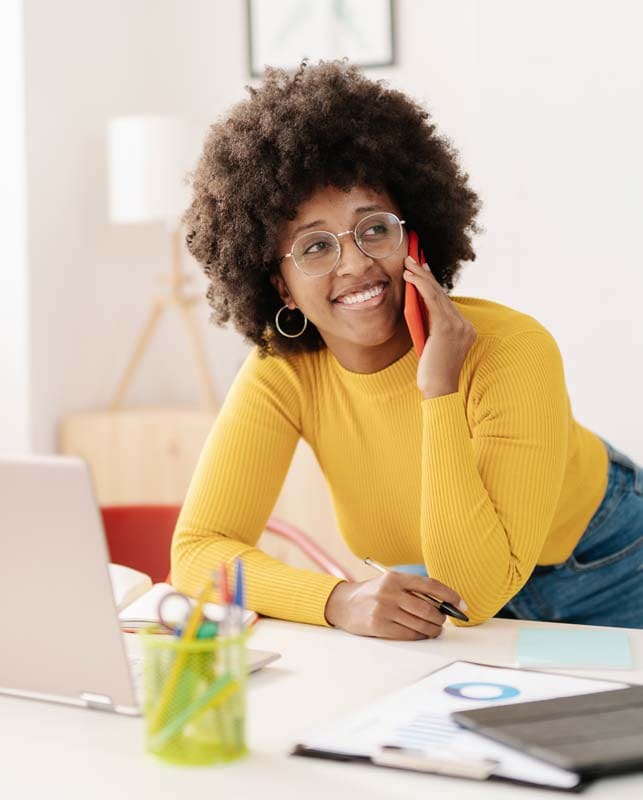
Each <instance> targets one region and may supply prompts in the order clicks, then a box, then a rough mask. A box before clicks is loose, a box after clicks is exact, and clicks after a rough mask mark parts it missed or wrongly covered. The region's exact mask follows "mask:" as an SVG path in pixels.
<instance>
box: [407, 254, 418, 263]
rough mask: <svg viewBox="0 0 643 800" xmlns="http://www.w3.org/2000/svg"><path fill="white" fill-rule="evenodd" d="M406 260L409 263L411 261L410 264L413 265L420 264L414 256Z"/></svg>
mask: <svg viewBox="0 0 643 800" xmlns="http://www.w3.org/2000/svg"><path fill="white" fill-rule="evenodd" d="M406 259H407V261H410V262H411V264H417V263H418V262H417V261H416V260H415V259H414V258H413V256H407V257H406Z"/></svg>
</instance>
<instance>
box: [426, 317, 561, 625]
mask: <svg viewBox="0 0 643 800" xmlns="http://www.w3.org/2000/svg"><path fill="white" fill-rule="evenodd" d="M469 403H470V407H471V409H472V411H471V412H470V419H469V420H468V419H467V415H466V412H465V402H464V397H463V395H462V394H461V392H456V393H453V394H449V395H445V396H442V397H436V398H432V399H427V400H423V401H422V411H423V446H422V509H421V511H422V513H421V536H422V552H423V556H424V561H425V564H426V566H427V570H428V572H429V575H431V577H434V578H436V579H438V580H440V581H442V582H443V583H446V584H447V585H449V586H452V587H453V588H454V589H455V590H456V591H458V592H459V593H460V595H461V596H462V597H464V598H465V600H466V602H467V603H468V606H469V611H468V612H467V614H468V616H469V618H470V620H471V622H470V624H477V623H480V622H483V621H484V620H486V619H489V618H490V617H492V616H493V615H494V614H495V613H496V612H497V611H498V610H499V609H500V608H502V606H503V605H504V604H505V603H506V602H507V601H508V600H509V599H511V597H513V596H514V595H515V594H516V593H517V592H518V591H519V590H520V589H521V588H522V586H523V585H524V584H525V583H526V581H527V579H528V578H529V576H530V575H531V573H532V571H533V568H534V566H535V565H536V563H537V559H538V557H539V555H540V553H541V550H542V547H543V544H544V542H545V539H546V537H547V534H548V532H549V529H550V526H551V523H552V520H553V517H554V513H555V510H556V506H557V503H558V499H559V496H560V492H561V487H562V482H563V476H564V468H565V463H566V457H567V442H568V427H567V426H568V419H569V409H568V404H569V400H568V396H567V390H566V386H565V378H564V371H563V364H562V359H561V355H560V352H559V350H558V347H557V345H556V342H555V340H554V339H553V337H552V336H551V335H550V334H549V333H548V332H547V331H545V330H530V331H525V332H521V333H517V334H514V335H512V336H510V337H509V338H507V339H505V340H504V341H503V342H502V344H500V345H498V346H497V347H496V349H495V351H493V352H492V353H491V354H490V355H489V356H488V357H487V358H486V359H485V360H484V361H483V363H482V364H480V366H479V367H478V369H477V371H476V374H475V376H474V378H473V380H472V383H471V386H470V392H469Z"/></svg>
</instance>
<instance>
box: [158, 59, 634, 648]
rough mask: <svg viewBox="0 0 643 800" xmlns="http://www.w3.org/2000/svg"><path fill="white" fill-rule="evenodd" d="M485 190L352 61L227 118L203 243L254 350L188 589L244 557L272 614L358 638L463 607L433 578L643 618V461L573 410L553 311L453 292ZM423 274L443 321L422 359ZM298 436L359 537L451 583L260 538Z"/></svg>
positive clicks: (622, 618) (201, 204) (197, 509)
mask: <svg viewBox="0 0 643 800" xmlns="http://www.w3.org/2000/svg"><path fill="white" fill-rule="evenodd" d="M478 208H479V201H478V198H477V196H476V194H475V193H474V192H473V191H472V189H471V188H470V187H469V185H468V176H467V175H466V174H464V173H463V172H462V171H461V170H460V168H459V166H458V162H457V155H456V152H455V150H454V149H453V148H452V146H451V145H449V144H448V142H447V141H446V140H445V139H443V138H442V137H440V136H438V134H437V133H436V129H435V125H434V124H433V123H432V122H431V120H430V118H429V115H428V113H427V112H426V111H424V110H423V109H422V108H421V107H420V106H419V105H418V104H416V103H415V102H414V101H413V100H411V99H410V98H409V97H407V96H406V95H404V94H403V93H401V92H398V91H394V90H391V89H389V88H387V87H386V86H385V85H384V84H383V83H382V82H381V81H377V82H373V81H369V80H367V79H366V78H365V77H364V76H363V75H362V74H361V72H360V71H359V70H357V69H356V68H355V67H351V66H349V65H347V64H346V63H344V62H330V63H323V62H320V64H319V65H317V66H314V67H309V66H307V65H306V64H303V65H302V67H301V68H300V69H299V70H298V71H297V73H296V74H295V75H294V76H289V75H287V74H286V73H285V72H282V71H280V70H268V72H267V77H266V79H265V81H264V83H263V84H262V85H261V86H260V87H259V88H258V89H250V98H249V99H247V100H244V101H242V102H240V103H239V104H238V105H237V106H235V107H234V108H233V109H232V111H231V112H230V114H229V115H228V117H227V118H226V119H225V120H224V121H222V122H220V123H218V124H216V125H213V126H212V128H211V129H210V132H209V135H208V137H207V139H206V141H205V144H204V149H203V154H202V157H201V160H200V162H199V165H198V168H197V170H196V173H195V176H194V199H193V202H192V205H191V207H190V209H189V210H188V211H187V213H186V215H185V221H186V223H187V225H188V229H189V233H188V237H187V241H188V246H189V248H190V250H191V252H192V253H193V255H194V256H195V257H196V258H197V259H198V260H199V261H200V262H201V264H202V265H203V267H204V270H205V272H206V275H207V276H208V278H209V280H210V286H209V289H208V299H209V301H210V304H211V306H212V308H213V311H214V315H213V316H214V319H215V321H217V322H219V323H223V322H226V321H228V320H229V319H230V318H231V319H232V321H233V322H234V324H235V326H236V327H237V329H238V330H239V331H240V332H241V333H242V334H243V335H244V336H245V337H246V338H247V339H248V340H249V341H251V342H253V343H254V344H255V348H254V349H253V351H252V352H251V353H250V355H249V356H248V358H247V360H246V362H245V364H244V366H243V367H242V369H241V370H240V372H239V374H238V375H237V377H236V379H235V382H234V384H233V386H232V388H231V390H230V392H229V394H228V396H227V398H226V401H225V404H224V407H223V409H222V411H221V413H220V414H219V416H218V418H217V421H216V423H215V425H214V427H213V429H212V432H211V434H210V436H209V438H208V440H207V442H206V444H205V447H204V450H203V454H202V457H201V459H200V461H199V464H198V466H197V469H196V471H195V473H194V477H193V480H192V483H191V486H190V489H189V492H188V496H187V498H186V501H185V504H184V506H183V509H182V512H181V516H180V518H179V521H178V524H177V528H176V531H175V535H174V540H173V548H172V577H173V582H174V583H175V585H176V586H177V587H178V588H179V589H182V590H184V591H187V592H190V593H193V594H194V593H196V592H197V591H198V589H199V587H200V586H201V585H203V584H204V583H205V581H206V578H207V575H208V573H209V571H210V570H211V569H212V568H213V566H214V565H216V564H218V563H220V562H222V561H227V560H228V559H230V558H233V557H237V556H241V557H243V559H244V562H245V565H246V575H247V596H248V603H249V605H250V607H251V608H253V609H254V610H256V611H258V612H260V613H262V614H266V615H269V616H275V617H282V618H285V619H291V620H297V621H302V622H311V623H317V624H322V625H324V624H331V625H335V626H338V627H341V628H344V629H345V630H347V631H351V632H353V633H357V634H364V635H371V636H382V637H388V638H403V639H419V638H425V637H431V638H432V637H435V636H438V635H439V634H440V632H441V631H442V626H443V624H444V622H445V617H444V615H443V614H442V613H440V612H439V611H438V610H437V609H436V608H435V607H434V606H433V605H431V604H429V603H428V602H425V601H423V600H422V599H421V598H420V597H418V596H417V594H416V593H418V592H419V593H424V594H431V595H433V596H434V597H437V598H438V599H440V600H444V601H447V602H449V603H452V604H455V605H459V606H460V608H464V607H466V606H467V605H468V608H469V610H468V612H467V613H468V615H469V618H470V623H471V624H476V623H480V622H483V621H484V620H486V619H488V618H490V617H492V616H494V615H496V614H503V615H513V616H518V617H524V618H532V619H561V620H562V619H565V620H568V621H573V622H588V623H597V624H623V625H631V626H641V625H643V582H641V581H640V579H639V577H638V575H640V572H638V571H639V569H640V567H641V564H642V554H643V470H641V468H640V467H638V466H637V465H636V464H634V463H633V462H632V461H630V460H629V459H628V458H627V456H625V455H624V454H622V453H618V452H617V451H616V450H614V448H613V447H612V446H611V445H610V444H609V443H607V442H605V441H603V440H602V439H601V438H600V437H599V436H598V435H597V434H596V433H594V432H592V431H590V430H589V429H587V428H586V427H584V426H583V425H581V424H580V423H579V422H578V421H577V420H575V419H574V417H573V415H572V411H571V404H570V401H569V397H568V394H567V388H566V384H565V375H564V369H563V364H562V360H561V356H560V352H559V350H558V347H557V345H556V342H555V341H554V339H553V337H552V336H551V334H550V333H549V332H548V331H547V330H546V329H545V328H544V327H543V326H542V325H541V324H540V323H539V322H538V321H537V320H536V319H534V318H533V317H531V316H529V315H527V314H523V313H521V312H520V311H517V310H514V309H511V308H508V307H506V306H503V305H500V304H498V303H494V302H492V301H489V300H484V299H480V298H472V297H456V296H452V295H451V294H450V292H451V290H452V289H453V284H454V279H455V277H456V276H457V274H458V271H459V270H460V268H461V265H462V262H463V261H466V260H472V259H473V258H474V257H475V256H474V252H473V248H472V245H471V235H472V234H473V233H474V232H476V225H475V217H476V214H477V212H478ZM411 231H414V232H415V233H417V235H418V237H419V240H420V243H421V247H422V251H423V252H424V253H425V254H426V255H427V261H428V263H427V264H418V263H416V262H414V261H413V259H411V258H410V257H409V256H408V251H409V235H410V233H411ZM409 284H410V285H412V286H414V287H415V289H416V290H417V292H418V294H419V295H420V296H421V298H422V299H423V301H424V303H425V305H426V307H427V311H428V318H429V335H428V339H427V341H426V344H425V346H424V349H423V350H422V352H421V355H420V357H419V358H418V356H417V355H416V353H415V350H414V349H413V348H412V346H411V339H410V335H409V331H408V329H407V327H406V324H405V319H404V313H403V311H404V297H405V290H406V287H407V286H408V285H409ZM299 438H304V439H305V440H306V441H307V442H308V443H309V444H310V446H311V448H312V449H313V451H314V453H315V455H316V457H317V459H318V461H319V464H320V466H321V468H322V471H323V473H324V475H325V477H326V479H327V481H328V485H329V487H330V490H331V494H332V498H333V502H334V506H335V511H336V517H337V520H338V523H339V528H340V531H341V532H342V534H343V536H344V538H345V540H346V542H347V544H348V545H349V547H350V548H351V549H352V551H353V552H354V553H355V554H356V555H358V556H360V557H362V558H363V557H365V556H371V557H373V558H375V559H377V560H378V561H380V562H383V563H384V564H388V565H393V564H401V563H410V564H419V565H421V566H422V567H423V568H424V569H425V571H427V572H428V573H429V574H430V575H431V577H430V578H429V577H428V576H422V575H418V574H402V573H399V572H397V573H396V572H394V573H389V574H386V575H382V576H378V577H376V578H373V579H372V580H368V581H364V582H348V581H338V579H337V578H333V577H330V576H327V575H321V574H319V573H314V572H309V571H306V570H300V569H295V568H293V567H289V566H287V565H285V564H283V563H281V562H279V561H276V560H275V559H272V558H269V557H268V556H267V555H266V554H265V553H263V552H261V550H259V549H258V548H257V547H256V543H257V540H258V538H259V536H260V534H261V532H262V531H263V529H264V526H265V523H266V520H267V518H268V516H269V514H270V513H271V511H272V508H273V506H274V503H275V500H276V498H277V496H278V494H279V491H280V489H281V486H282V484H283V481H284V478H285V475H286V473H287V470H288V467H289V464H290V461H291V458H292V455H293V451H294V448H295V446H296V444H297V441H298V440H299ZM606 525H608V526H610V525H611V526H612V527H613V529H612V528H610V530H607V529H606V528H605V526H606ZM606 530H607V532H606ZM608 534H609V535H608ZM597 542H599V544H596V543H597ZM593 553H598V554H599V555H598V557H597V558H593V556H592V554H593ZM588 554H589V555H588ZM588 559H589V561H590V563H589V564H588V563H587V561H588ZM592 559H593V560H592ZM579 565H580V567H579ZM637 573H638V575H637ZM617 586H618V589H619V593H618V594H619V596H622V595H623V593H624V592H625V593H627V596H628V611H627V614H624V613H623V611H622V609H620V607H619V606H618V605H617V604H614V603H613V602H611V597H612V596H613V594H614V592H613V591H612V590H613V589H614V588H615V587H617ZM542 591H546V596H547V602H544V601H543V599H542V596H541V594H540V593H541V592H542Z"/></svg>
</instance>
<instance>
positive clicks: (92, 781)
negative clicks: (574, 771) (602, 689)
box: [0, 620, 643, 800]
mask: <svg viewBox="0 0 643 800" xmlns="http://www.w3.org/2000/svg"><path fill="white" fill-rule="evenodd" d="M542 624H544V623H517V622H513V621H509V620H492V621H491V622H488V623H486V624H485V625H482V626H479V627H476V628H468V629H462V628H460V629H458V628H454V627H452V626H450V625H447V626H446V627H445V631H444V633H443V634H442V636H441V637H440V638H439V639H437V640H435V641H423V642H389V641H383V640H377V639H366V638H362V637H357V636H350V635H348V634H345V633H342V632H340V631H336V630H329V629H325V628H318V627H313V626H307V625H296V624H293V623H286V622H277V621H273V620H262V621H261V622H260V623H259V624H258V625H257V627H256V630H255V635H254V636H253V642H252V644H253V646H254V647H257V648H261V649H265V650H278V651H279V652H281V653H282V658H281V659H280V660H279V661H278V662H276V663H275V664H274V665H272V666H270V667H268V668H266V669H264V670H263V671H262V672H261V673H258V674H256V675H253V676H252V677H251V679H250V684H249V687H250V688H249V698H248V711H249V731H248V740H249V746H250V748H251V751H252V754H251V755H250V756H249V757H248V758H246V759H243V760H241V761H239V762H237V763H235V764H229V765H224V766H216V767H200V768H182V767H175V766H170V765H166V764H163V763H160V762H158V761H157V760H156V759H154V758H153V757H150V756H147V755H145V754H144V752H143V722H142V720H140V719H136V718H128V717H122V716H118V715H112V714H106V713H103V712H98V711H85V710H81V709H75V708H70V707H65V706H60V705H53V704H47V703H41V702H35V701H29V700H19V699H14V698H9V697H0V797H1V798H6V799H7V800H9V799H10V798H12V799H14V798H15V799H17V800H18V799H19V800H23V798H29V800H31V798H43V800H44V799H45V798H58V797H60V798H62V797H65V798H74V799H75V798H80V797H83V798H87V800H104V799H105V800H106V799H107V798H110V800H115V798H119V800H120V799H121V798H126V799H127V800H129V799H130V798H132V800H139V799H145V800H147V798H150V800H151V798H154V799H155V800H163V798H172V800H177V799H178V800H193V799H194V800H201V798H203V800H214V799H215V798H216V800H224V798H225V800H246V798H261V800H264V798H280V800H282V799H283V798H293V799H294V798H297V800H304V799H305V800H316V799H317V798H324V799H325V800H344V798H346V800H374V799H375V800H377V799H378V798H400V800H406V798H409V799H410V798H422V800H427V798H435V797H442V796H445V797H448V798H450V800H451V799H452V798H455V799H456V800H460V799H461V798H476V800H480V799H481V798H495V799H496V800H503V799H504V798H523V799H524V798H529V797H554V796H556V795H554V794H553V793H551V792H543V791H542V790H538V789H528V788H524V787H520V786H512V785H510V784H502V783H499V782H491V783H488V782H487V783H478V782H475V781H467V780H462V779H456V778H445V777H438V776H432V775H420V774H416V773H408V772H401V771H398V770H388V769H382V768H377V767H370V766H364V765H361V764H342V763H336V762H330V761H322V760H317V759H308V758H296V757H290V756H289V755H288V753H289V751H290V748H291V746H292V744H293V743H294V742H295V741H296V740H297V738H298V737H299V736H301V735H303V734H305V733H306V732H308V731H309V730H310V728H311V727H312V726H314V725H317V724H319V723H323V722H326V721H329V720H333V719H336V718H337V717H339V716H340V715H342V714H343V713H345V712H346V711H348V710H350V709H354V708H357V707H359V706H361V705H363V704H365V703H368V702H369V701H370V700H373V699H375V698H377V697H379V696H380V695H381V694H382V693H384V692H387V691H391V690H394V689H396V688H398V687H400V686H402V685H404V684H407V683H410V682H411V681H414V680H416V679H418V678H420V677H421V676H423V675H425V674H426V673H428V672H430V671H432V670H433V669H435V668H437V667H440V666H442V665H444V664H447V663H449V662H450V661H454V660H456V659H468V660H472V661H482V662H487V663H494V664H499V665H504V666H514V662H513V659H514V654H515V647H516V636H517V631H518V627H519V625H534V626H539V625H542ZM630 639H631V642H632V645H633V650H634V658H635V664H636V669H635V670H634V671H631V672H623V671H620V670H619V671H611V672H602V673H601V672H591V673H590V672H589V671H583V673H582V674H585V675H594V676H596V677H605V678H611V679H622V680H624V681H631V682H633V683H643V630H640V631H631V632H630ZM585 795H586V796H588V797H591V798H594V797H602V798H610V800H614V799H615V798H635V797H636V798H637V800H638V798H640V797H641V796H643V773H640V774H638V775H629V776H621V777H617V778H609V779H604V780H601V781H598V782H596V783H595V784H593V785H592V786H590V787H589V789H588V790H587V791H586V793H585ZM560 796H561V797H562V796H567V797H569V795H567V794H563V793H561V794H560Z"/></svg>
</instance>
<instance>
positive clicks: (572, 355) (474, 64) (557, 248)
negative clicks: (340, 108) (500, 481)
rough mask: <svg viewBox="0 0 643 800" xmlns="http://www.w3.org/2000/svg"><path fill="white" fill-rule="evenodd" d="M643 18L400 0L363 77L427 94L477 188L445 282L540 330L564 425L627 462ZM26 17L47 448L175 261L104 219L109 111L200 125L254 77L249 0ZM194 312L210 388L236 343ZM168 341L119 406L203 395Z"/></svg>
mask: <svg viewBox="0 0 643 800" xmlns="http://www.w3.org/2000/svg"><path fill="white" fill-rule="evenodd" d="M642 23H643V6H641V4H639V3H637V2H635V1H634V0H632V1H631V2H627V0H611V2H609V3H608V2H607V1H605V2H603V0H601V2H587V0H585V1H583V0H565V2H555V0H539V2H535V1H534V0H532V2H520V3H516V2H515V1H514V2H512V0H485V2H477V0H458V2H449V3H447V2H444V0H401V1H400V2H399V3H398V30H399V55H400V64H399V66H397V67H394V68H386V69H379V70H376V71H374V72H373V73H372V74H373V76H374V77H381V76H385V77H388V78H390V80H391V82H392V84H393V85H394V86H397V87H400V88H402V89H405V90H406V91H409V92H410V93H411V94H414V95H415V96H417V97H419V98H422V99H423V100H425V101H426V103H427V104H428V106H429V108H430V110H431V111H432V112H433V113H434V116H435V120H436V122H437V123H438V126H439V127H440V129H441V130H442V131H443V132H444V133H446V134H447V135H449V136H450V137H451V138H452V139H453V141H454V143H455V144H456V146H457V147H458V148H459V149H460V151H461V154H462V159H463V163H464V164H465V167H466V168H467V169H468V171H469V172H470V174H471V179H472V182H473V185H474V187H475V188H476V189H477V190H478V191H479V192H480V194H481V196H482V198H483V200H484V204H485V208H484V213H483V218H482V222H483V224H484V225H485V226H486V233H485V234H484V235H483V236H481V237H479V239H478V241H477V250H478V254H479V258H478V260H477V261H476V262H475V263H474V264H472V265H467V266H466V267H465V269H464V272H463V276H462V278H461V281H460V283H459V285H458V286H457V289H456V292H457V293H459V294H473V295H480V296H483V297H487V298H490V299H494V300H497V301H499V302H503V303H506V304H508V305H511V306H515V307H516V308H519V309H522V310H524V311H526V312H528V313H530V314H532V315H534V316H535V317H537V318H538V319H540V320H541V321H542V322H543V323H544V324H545V325H547V326H548V327H549V328H550V330H551V331H552V333H553V334H554V335H555V337H556V338H557V340H558V342H559V344H560V347H561V350H562V352H563V356H564V358H565V363H566V368H567V375H568V383H569V390H570V396H571V399H572V404H573V408H574V411H575V413H576V415H577V417H578V419H579V420H580V421H581V422H583V424H585V425H587V426H589V427H590V428H592V429H594V430H596V431H597V432H599V433H600V434H601V435H603V436H605V437H607V438H608V439H611V440H612V441H613V442H614V444H616V445H617V446H620V447H622V448H623V449H626V450H627V452H629V453H630V455H632V456H633V457H635V458H637V459H638V460H639V461H640V462H643V426H642V425H641V424H640V414H639V405H640V398H641V395H642V388H643V386H642V381H643V378H642V375H641V370H640V366H639V365H640V362H641V355H640V354H641V345H642V344H643V334H642V333H641V327H640V325H639V324H638V308H639V305H640V296H641V292H642V290H643V278H642V277H641V275H642V272H643V265H642V264H641V256H640V253H639V249H638V224H637V223H638V222H639V218H640V210H641V200H642V197H641V195H642V192H643V190H642V188H641V187H642V185H643V183H642V180H641V179H642V178H643V156H641V151H640V142H641V141H643V114H642V112H641V89H642V88H643V86H642V83H643V56H642V55H641V52H640V48H639V47H638V41H637V35H638V31H640V30H641V27H642ZM25 25H26V32H25V42H26V44H25V48H26V56H27V77H26V81H27V88H26V92H27V126H28V127H27V131H28V157H29V173H28V197H29V267H30V276H31V311H32V317H31V320H32V322H31V328H30V331H31V340H32V359H33V361H32V363H33V373H32V374H33V424H34V446H35V448H36V449H50V448H52V447H53V446H54V430H55V424H56V421H57V420H58V419H59V418H60V416H61V415H64V414H66V413H69V412H71V411H74V410H81V409H82V410H84V409H88V408H97V407H104V406H105V405H106V404H107V403H108V401H109V399H110V396H111V393H112V392H113V390H114V388H115V386H116V383H117V381H118V378H119V377H120V370H121V369H122V367H123V366H124V363H125V359H126V357H127V355H128V352H129V351H128V348H129V347H130V346H131V342H132V338H133V337H134V335H135V334H136V332H137V330H138V326H139V324H140V323H141V321H142V316H143V314H144V312H145V309H146V307H147V304H148V303H149V301H150V290H151V287H152V286H154V281H155V277H156V275H157V273H158V272H159V270H160V269H161V267H163V266H164V264H165V263H166V260H167V253H166V250H165V247H164V239H163V230H162V229H161V228H160V227H159V228H156V227H155V226H148V227H132V228H128V227H125V226H114V225H110V223H109V222H108V220H107V212H106V189H105V166H104V146H105V141H104V139H105V124H106V122H107V120H108V119H109V117H111V116H114V115H117V114H125V113H130V112H138V113H146V112H150V113H152V112H155V113H165V112H167V113H191V114H193V115H195V116H198V117H201V118H203V119H208V120H212V119H214V118H216V117H217V116H219V115H220V114H221V113H222V112H223V111H224V110H225V108H226V107H227V106H229V105H230V104H231V103H232V102H234V101H236V100H237V99H240V98H241V97H242V96H245V92H243V86H244V84H246V83H249V82H250V79H249V78H248V77H247V73H246V52H245V47H246V31H245V3H244V2H241V1H239V2H227V0H212V2H209V1H208V0H182V2H180V3H179V2H178V0H156V1H155V0H137V2H135V3H132V2H127V1H126V0H110V2H108V3H85V2H82V0H59V2H57V3H49V2H46V0H26V23H25ZM304 54H305V53H302V55H304ZM195 274H196V275H197V285H198V286H199V287H201V288H203V286H204V284H203V280H202V279H201V278H200V277H199V276H198V273H197V272H196V270H195ZM202 311H203V323H204V330H206V332H207V336H208V346H209V352H210V358H211V361H212V369H213V373H214V375H215V379H216V381H217V384H218V386H219V387H220V389H221V390H222V391H223V390H225V388H226V387H227V386H228V385H229V382H230V380H231V378H232V376H233V374H234V372H235V370H236V368H237V366H238V364H239V362H240V360H241V358H242V357H243V353H244V352H245V348H244V346H243V345H242V343H241V342H240V340H239V338H238V337H237V336H236V334H234V333H232V332H229V333H226V332H224V331H220V330H219V329H215V328H213V327H211V326H210V327H209V328H207V327H206V324H205V320H206V319H207V314H208V312H207V309H206V306H205V302H204V304H203V309H202ZM161 334H162V335H161V336H160V337H159V338H158V339H157V340H156V342H155V346H154V350H153V352H152V353H150V357H149V359H148V360H147V361H146V363H145V366H144V369H143V371H142V373H141V375H140V380H139V381H137V383H136V385H135V386H134V387H133V391H132V393H131V397H130V399H131V401H132V402H137V403H148V404H166V405H167V404H187V403H190V402H196V398H197V392H196V381H195V380H194V377H193V371H192V366H191V364H190V363H189V362H186V358H187V348H186V346H185V344H184V342H183V339H182V338H181V335H180V330H179V328H178V325H177V324H176V321H175V320H168V321H167V322H166V323H165V324H164V327H163V330H162V332H161Z"/></svg>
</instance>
